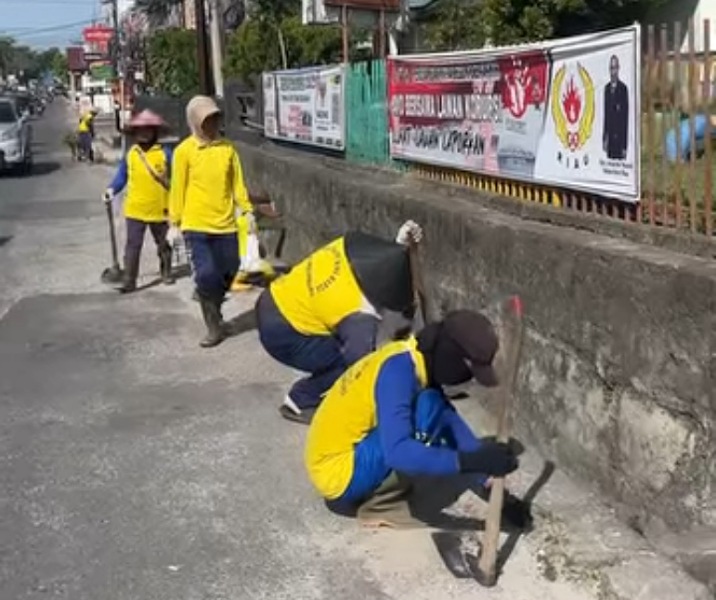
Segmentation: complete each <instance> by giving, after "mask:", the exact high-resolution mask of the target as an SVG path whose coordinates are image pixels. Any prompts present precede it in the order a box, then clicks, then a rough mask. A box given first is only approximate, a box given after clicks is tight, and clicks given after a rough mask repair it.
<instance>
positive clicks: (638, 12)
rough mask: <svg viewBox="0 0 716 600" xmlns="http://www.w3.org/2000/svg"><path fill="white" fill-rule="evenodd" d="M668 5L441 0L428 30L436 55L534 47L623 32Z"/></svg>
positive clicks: (637, 0)
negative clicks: (534, 43) (621, 29)
mask: <svg viewBox="0 0 716 600" xmlns="http://www.w3.org/2000/svg"><path fill="white" fill-rule="evenodd" d="M664 2H665V0H437V2H436V3H435V4H434V5H431V8H430V9H429V10H431V14H430V15H429V16H428V19H427V23H426V24H425V25H424V26H423V29H424V32H425V37H426V44H427V46H428V48H429V49H431V50H445V51H449V50H462V49H469V48H480V47H482V46H483V45H484V44H485V43H486V42H488V41H489V42H490V43H491V44H492V45H495V46H501V45H509V44H518V43H524V42H532V41H538V40H544V39H550V38H554V37H563V36H568V35H576V34H581V33H588V32H590V31H598V30H602V29H607V28H610V27H619V26H622V25H627V24H630V23H633V22H634V21H636V20H640V19H641V18H643V17H644V16H645V15H646V13H647V12H648V11H649V10H650V9H652V8H654V7H655V6H658V5H660V4H663V3H664Z"/></svg>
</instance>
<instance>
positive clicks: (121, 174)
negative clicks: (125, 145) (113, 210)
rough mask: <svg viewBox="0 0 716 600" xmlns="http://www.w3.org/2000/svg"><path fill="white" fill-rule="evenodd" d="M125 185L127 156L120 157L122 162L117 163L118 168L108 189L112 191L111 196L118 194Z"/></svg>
mask: <svg viewBox="0 0 716 600" xmlns="http://www.w3.org/2000/svg"><path fill="white" fill-rule="evenodd" d="M125 185H127V156H126V155H125V156H123V157H122V161H121V162H120V163H119V168H118V169H117V172H116V173H115V175H114V179H112V183H110V184H109V189H110V190H112V194H113V195H115V196H116V195H117V194H119V193H120V192H121V191H122V190H123V189H124V186H125Z"/></svg>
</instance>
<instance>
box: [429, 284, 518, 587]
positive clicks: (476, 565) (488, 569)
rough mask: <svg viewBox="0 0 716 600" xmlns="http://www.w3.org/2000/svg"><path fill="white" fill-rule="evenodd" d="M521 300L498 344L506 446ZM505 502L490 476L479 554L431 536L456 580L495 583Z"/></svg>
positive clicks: (501, 486)
mask: <svg viewBox="0 0 716 600" xmlns="http://www.w3.org/2000/svg"><path fill="white" fill-rule="evenodd" d="M522 313H523V309H522V300H521V299H520V297H519V296H513V297H511V298H510V299H509V301H508V303H507V318H506V322H505V331H504V334H503V343H502V345H501V346H502V349H501V352H502V374H501V377H500V387H499V388H498V390H497V393H498V394H499V395H500V406H499V415H498V425H497V427H498V431H497V441H498V442H503V443H508V442H509V440H510V429H511V421H512V403H513V396H514V389H515V385H516V382H517V374H518V371H519V365H520V357H521V353H522V340H523V333H524V331H523V330H524V324H523V320H522V316H523V314H522ZM504 503H505V479H504V478H503V477H493V478H492V485H491V487H490V500H489V505H488V512H487V519H486V521H485V531H484V533H483V534H482V539H481V544H480V551H479V555H478V556H475V555H474V554H471V553H470V552H469V551H468V550H467V548H465V547H464V546H465V544H464V541H463V540H462V538H461V537H460V536H458V535H456V534H454V533H452V532H436V533H434V534H432V537H433V541H434V542H435V546H436V548H437V550H438V552H439V554H440V557H441V558H442V560H443V562H444V563H445V566H446V567H447V568H448V570H449V571H450V572H451V573H452V574H453V575H454V576H455V577H457V578H459V579H475V580H476V581H477V582H478V583H480V584H481V585H483V586H485V587H492V586H494V585H495V583H496V582H497V575H498V561H497V558H498V550H499V541H500V530H501V525H502V514H503V506H504Z"/></svg>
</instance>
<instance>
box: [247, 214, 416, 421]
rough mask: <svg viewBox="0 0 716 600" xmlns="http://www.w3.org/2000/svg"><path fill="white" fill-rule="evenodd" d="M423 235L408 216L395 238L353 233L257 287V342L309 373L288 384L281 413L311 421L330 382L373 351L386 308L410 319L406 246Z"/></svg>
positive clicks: (408, 262) (411, 297)
mask: <svg viewBox="0 0 716 600" xmlns="http://www.w3.org/2000/svg"><path fill="white" fill-rule="evenodd" d="M421 239H422V229H421V228H420V226H419V225H417V224H416V223H414V222H413V221H407V222H406V223H404V224H403V225H402V226H401V228H400V230H399V232H398V235H397V237H396V239H395V241H392V240H385V239H383V238H380V237H376V236H373V235H368V234H366V233H362V232H359V231H352V232H349V233H347V234H346V235H344V236H342V237H339V238H337V239H335V240H333V241H332V242H330V243H329V244H327V245H325V246H323V247H322V248H320V249H319V250H316V251H315V252H314V253H313V254H311V255H310V256H308V257H307V258H306V259H304V260H303V261H302V262H300V263H298V264H297V265H296V266H294V267H293V268H292V269H291V271H290V272H289V273H288V274H286V275H283V276H281V277H279V278H278V279H276V280H275V281H273V282H272V283H271V285H270V286H269V287H268V288H267V289H266V290H264V292H262V294H261V296H260V297H259V299H258V301H257V304H256V317H257V321H258V332H259V339H260V340H261V344H262V345H263V347H264V348H265V350H266V351H267V352H268V353H269V354H270V355H271V356H272V357H273V358H274V359H276V360H277V361H279V362H280V363H283V364H284V365H287V366H289V367H292V368H294V369H298V370H300V371H305V372H308V373H310V375H309V376H308V377H305V378H303V379H300V380H299V381H297V382H296V383H294V384H293V386H292V387H291V389H290V391H289V393H288V395H287V396H286V398H285V399H284V401H283V404H282V405H281V407H280V408H279V411H280V413H281V415H282V416H283V417H284V418H285V419H288V420H291V421H296V422H299V423H308V422H310V417H311V412H312V410H313V409H315V408H316V406H318V404H319V403H320V401H321V397H322V396H323V395H324V394H325V392H326V391H327V390H328V389H329V388H330V387H331V385H332V384H333V382H334V381H335V380H336V379H337V378H338V377H339V376H340V375H341V374H342V373H343V372H344V371H345V370H346V369H347V368H348V367H349V366H350V365H352V364H353V363H354V362H356V361H357V360H358V359H360V358H362V357H363V356H365V355H366V354H368V353H369V352H372V351H373V350H374V349H375V344H376V338H377V333H378V326H379V323H380V321H381V319H382V315H383V313H384V312H385V311H391V312H394V313H401V314H403V315H404V316H405V317H407V318H408V319H410V320H412V316H413V313H414V305H413V287H412V277H411V272H410V256H409V252H408V246H409V245H410V243H411V241H412V242H415V243H417V242H419V241H420V240H421Z"/></svg>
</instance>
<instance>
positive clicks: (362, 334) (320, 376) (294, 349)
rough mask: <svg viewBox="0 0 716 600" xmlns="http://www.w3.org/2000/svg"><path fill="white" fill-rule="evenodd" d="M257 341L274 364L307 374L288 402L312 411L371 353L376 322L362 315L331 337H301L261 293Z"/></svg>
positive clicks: (265, 293)
mask: <svg viewBox="0 0 716 600" xmlns="http://www.w3.org/2000/svg"><path fill="white" fill-rule="evenodd" d="M256 318H257V319H256V320H257V321H258V330H259V339H260V340H261V344H262V345H263V347H264V349H265V350H266V352H268V353H269V354H270V355H271V356H272V357H273V358H274V359H275V360H277V361H278V362H280V363H282V364H284V365H286V366H289V367H292V368H294V369H298V370H299V371H305V372H307V373H310V375H309V376H308V377H305V378H303V379H300V380H299V381H297V382H296V383H294V384H293V386H292V387H291V390H290V391H289V396H290V397H291V400H293V402H295V403H296V406H298V407H299V408H300V409H302V410H303V409H310V408H315V407H316V406H318V405H319V404H320V403H321V398H322V396H323V395H324V394H325V393H326V392H327V391H328V390H329V389H330V388H331V386H332V385H333V384H334V383H335V381H336V379H338V378H339V377H340V376H341V375H342V374H343V372H344V371H345V370H346V369H347V368H348V367H349V366H350V365H352V364H353V363H354V362H356V361H357V360H358V359H360V358H362V357H363V356H365V355H366V354H369V353H370V352H372V351H373V350H374V349H375V339H376V335H377V331H378V320H377V319H376V318H375V317H372V316H370V315H366V314H354V315H349V316H348V317H346V318H345V319H344V320H343V321H342V322H341V323H340V324H339V325H338V328H337V330H336V332H335V334H334V335H304V334H302V333H300V332H298V331H296V330H295V329H294V328H293V326H292V325H291V324H290V323H289V322H288V321H287V320H286V319H285V318H284V316H283V315H282V314H281V311H279V309H278V307H277V306H276V303H275V302H274V300H273V297H272V296H271V290H270V288H269V289H267V290H264V291H263V292H262V294H261V296H259V299H258V301H257V302H256Z"/></svg>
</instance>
